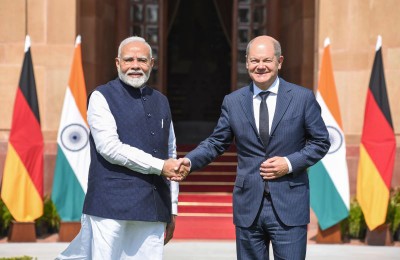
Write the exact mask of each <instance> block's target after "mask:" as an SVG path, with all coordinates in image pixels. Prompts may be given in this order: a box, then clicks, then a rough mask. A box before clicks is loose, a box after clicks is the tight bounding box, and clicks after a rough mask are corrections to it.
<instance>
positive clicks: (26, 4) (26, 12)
mask: <svg viewBox="0 0 400 260" xmlns="http://www.w3.org/2000/svg"><path fill="white" fill-rule="evenodd" d="M25 35H28V0H25Z"/></svg>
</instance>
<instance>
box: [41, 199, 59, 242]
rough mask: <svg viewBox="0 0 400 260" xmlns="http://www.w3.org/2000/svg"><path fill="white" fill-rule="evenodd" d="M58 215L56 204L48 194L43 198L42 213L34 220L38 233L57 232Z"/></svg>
mask: <svg viewBox="0 0 400 260" xmlns="http://www.w3.org/2000/svg"><path fill="white" fill-rule="evenodd" d="M60 222H61V219H60V216H59V215H58V212H57V209H56V206H55V205H54V203H53V201H52V200H51V198H50V197H49V196H46V197H45V198H44V206H43V215H42V216H41V217H40V218H38V219H37V220H36V221H35V225H36V231H37V233H38V235H41V234H42V233H44V234H45V233H50V234H51V233H57V232H58V230H59V229H60Z"/></svg>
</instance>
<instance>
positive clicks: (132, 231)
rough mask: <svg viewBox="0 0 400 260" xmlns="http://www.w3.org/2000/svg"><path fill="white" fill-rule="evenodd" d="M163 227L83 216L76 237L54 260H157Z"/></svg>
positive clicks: (155, 224)
mask: <svg viewBox="0 0 400 260" xmlns="http://www.w3.org/2000/svg"><path fill="white" fill-rule="evenodd" d="M165 226H166V223H164V222H145V221H127V220H114V219H105V218H100V217H95V216H90V215H85V214H83V215H82V219H81V230H80V232H79V234H78V235H77V236H76V237H75V238H74V240H72V242H71V243H70V244H69V246H68V247H67V249H65V250H64V252H62V253H61V254H60V255H59V256H58V257H57V258H56V259H59V260H61V259H74V260H83V259H85V260H90V259H93V260H120V259H121V260H122V259H132V260H146V259H149V260H161V259H162V257H163V249H164V231H165Z"/></svg>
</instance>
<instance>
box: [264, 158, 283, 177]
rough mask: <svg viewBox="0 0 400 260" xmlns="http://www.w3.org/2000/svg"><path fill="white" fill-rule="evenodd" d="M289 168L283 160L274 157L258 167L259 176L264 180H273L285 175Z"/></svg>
mask: <svg viewBox="0 0 400 260" xmlns="http://www.w3.org/2000/svg"><path fill="white" fill-rule="evenodd" d="M288 172H289V167H288V165H287V163H286V160H285V158H283V157H279V156H275V157H272V158H269V159H267V160H266V161H264V162H263V163H262V164H261V166H260V175H261V177H262V178H263V179H264V180H273V179H277V178H280V177H282V176H284V175H286V174H287V173H288Z"/></svg>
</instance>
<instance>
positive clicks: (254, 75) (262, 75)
mask: <svg viewBox="0 0 400 260" xmlns="http://www.w3.org/2000/svg"><path fill="white" fill-rule="evenodd" d="M282 62H283V56H280V57H279V58H277V57H276V56H275V49H274V45H273V42H272V41H271V40H268V39H258V40H257V39H256V40H255V41H254V42H253V43H252V44H251V45H250V48H249V53H248V55H247V57H246V68H247V71H248V72H249V75H250V78H251V79H252V80H253V81H254V83H255V84H256V85H257V87H259V88H261V89H263V90H266V89H268V88H269V87H270V86H271V85H272V83H274V81H275V79H276V77H277V76H278V71H279V70H280V68H281V66H282Z"/></svg>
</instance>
